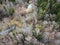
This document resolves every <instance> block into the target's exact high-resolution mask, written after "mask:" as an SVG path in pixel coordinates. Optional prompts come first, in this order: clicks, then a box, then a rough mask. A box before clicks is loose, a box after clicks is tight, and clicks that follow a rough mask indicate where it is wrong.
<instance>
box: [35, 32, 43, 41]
mask: <svg viewBox="0 0 60 45" xmlns="http://www.w3.org/2000/svg"><path fill="white" fill-rule="evenodd" d="M36 38H37V40H38V41H41V40H42V39H43V34H42V33H40V34H38V36H37V37H36Z"/></svg>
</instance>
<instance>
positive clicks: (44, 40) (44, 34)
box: [43, 32, 50, 43]
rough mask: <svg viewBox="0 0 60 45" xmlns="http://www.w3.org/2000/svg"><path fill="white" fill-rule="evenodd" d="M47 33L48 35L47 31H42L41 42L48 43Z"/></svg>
mask: <svg viewBox="0 0 60 45" xmlns="http://www.w3.org/2000/svg"><path fill="white" fill-rule="evenodd" d="M49 35H50V33H49V32H44V33H43V42H44V43H48V42H49Z"/></svg>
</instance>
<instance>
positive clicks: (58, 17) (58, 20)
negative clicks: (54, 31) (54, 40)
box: [57, 12, 60, 22]
mask: <svg viewBox="0 0 60 45" xmlns="http://www.w3.org/2000/svg"><path fill="white" fill-rule="evenodd" d="M57 22H60V12H58V14H57Z"/></svg>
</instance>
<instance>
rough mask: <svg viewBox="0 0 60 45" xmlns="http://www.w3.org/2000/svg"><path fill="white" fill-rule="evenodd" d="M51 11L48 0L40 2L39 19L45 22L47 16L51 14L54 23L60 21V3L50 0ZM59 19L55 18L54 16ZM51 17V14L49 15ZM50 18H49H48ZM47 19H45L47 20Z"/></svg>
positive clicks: (38, 4) (38, 3)
mask: <svg viewBox="0 0 60 45" xmlns="http://www.w3.org/2000/svg"><path fill="white" fill-rule="evenodd" d="M49 3H50V6H49V7H50V11H48V10H49V8H48V0H38V2H37V6H38V19H42V20H44V18H45V17H46V16H45V15H46V14H47V13H48V12H50V14H52V16H50V18H51V20H52V21H53V20H54V21H58V22H59V21H60V18H59V17H60V3H57V0H50V2H49ZM53 14H55V16H57V17H54V15H53ZM48 15H49V14H48ZM47 18H49V16H48V17H47ZM47 18H45V19H47ZM56 18H57V19H56Z"/></svg>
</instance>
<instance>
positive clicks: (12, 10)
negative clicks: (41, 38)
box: [8, 7, 14, 15]
mask: <svg viewBox="0 0 60 45" xmlns="http://www.w3.org/2000/svg"><path fill="white" fill-rule="evenodd" d="M8 10H9V13H10V15H12V14H13V13H14V9H13V8H12V7H10V8H9V9H8Z"/></svg>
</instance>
